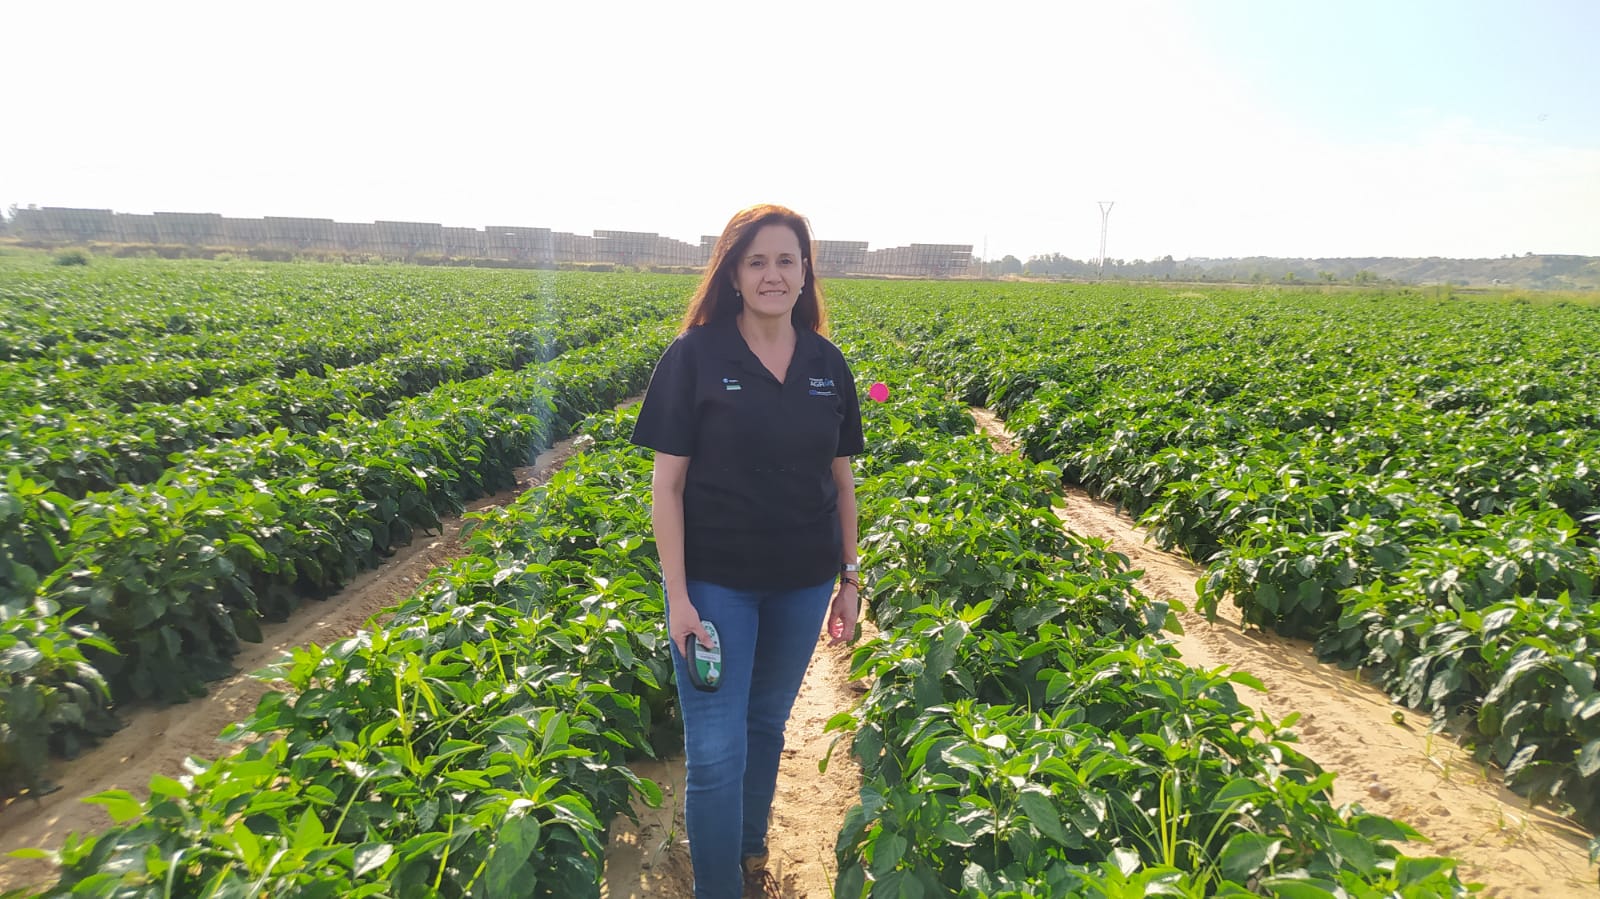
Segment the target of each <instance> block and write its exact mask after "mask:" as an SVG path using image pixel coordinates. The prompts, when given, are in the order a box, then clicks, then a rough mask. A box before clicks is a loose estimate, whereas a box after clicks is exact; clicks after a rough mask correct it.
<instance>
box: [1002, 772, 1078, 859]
mask: <svg viewBox="0 0 1600 899" xmlns="http://www.w3.org/2000/svg"><path fill="white" fill-rule="evenodd" d="M1018 802H1019V803H1020V804H1021V805H1022V810H1023V811H1025V812H1027V813H1028V823H1029V824H1032V825H1033V826H1034V827H1035V828H1036V829H1037V830H1038V831H1039V832H1040V833H1042V834H1044V835H1045V836H1047V837H1049V838H1050V839H1052V840H1055V841H1056V842H1057V843H1059V844H1060V845H1062V846H1068V847H1070V848H1076V847H1077V846H1080V845H1082V841H1079V842H1077V843H1072V842H1069V841H1070V839H1071V838H1070V837H1068V836H1067V831H1066V828H1064V827H1062V826H1061V813H1060V812H1058V811H1057V810H1056V806H1055V803H1054V802H1052V801H1051V800H1050V796H1049V794H1047V793H1044V792H1042V791H1041V790H1040V789H1039V788H1037V787H1031V786H1030V787H1027V788H1024V789H1023V791H1022V795H1021V796H1019V797H1018Z"/></svg>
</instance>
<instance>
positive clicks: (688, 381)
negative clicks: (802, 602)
mask: <svg viewBox="0 0 1600 899" xmlns="http://www.w3.org/2000/svg"><path fill="white" fill-rule="evenodd" d="M633 442H634V443H636V444H639V445H640V446H646V447H649V448H651V449H653V450H656V451H658V452H663V453H667V454H668V455H673V456H688V457H689V473H688V479H687V481H686V483H685V484H684V489H683V518H684V528H683V530H684V535H683V544H684V545H683V555H684V568H685V570H686V573H687V574H688V577H689V579H690V580H699V581H710V582H712V583H714V584H721V585H722V586H725V587H732V588H735V589H741V590H744V589H790V588H795V587H808V586H812V585H815V584H820V583H822V582H823V581H825V580H828V579H829V578H832V577H834V576H835V575H837V574H838V573H839V563H840V560H841V559H842V558H843V555H842V535H841V531H840V528H839V513H838V508H839V507H838V501H839V496H838V489H837V488H836V487H835V486H834V483H833V474H832V470H831V467H832V464H833V460H834V459H835V458H837V457H839V456H853V455H855V454H857V453H860V452H861V451H862V450H863V449H864V448H865V443H864V441H863V438H862V434H861V406H860V404H859V403H858V401H857V399H856V382H855V378H854V376H853V375H851V373H850V367H849V366H848V365H846V364H845V361H844V355H843V354H842V353H840V352H839V349H838V347H835V346H834V345H833V344H832V343H830V342H829V341H828V339H827V338H825V337H823V336H822V335H820V334H816V333H813V332H811V331H806V330H798V331H797V335H796V343H795V348H794V358H793V359H792V360H791V361H790V363H789V372H788V374H787V375H786V376H785V378H784V380H783V382H782V383H779V382H778V379H777V378H774V377H773V376H772V373H771V372H769V371H767V369H766V366H764V365H762V364H761V360H760V359H757V358H756V354H755V353H753V352H751V351H750V347H749V345H747V344H746V343H745V342H744V337H743V335H741V334H740V333H739V329H738V326H737V325H736V324H735V322H734V320H733V319H732V318H728V319H724V320H720V321H716V322H712V323H711V324H708V325H704V326H701V327H697V328H691V329H689V330H688V331H686V332H685V333H683V334H681V335H679V337H678V339H677V340H674V341H673V342H672V345H671V346H669V347H667V351H666V353H664V354H663V355H662V356H661V361H660V362H658V363H657V364H656V370H655V374H654V375H652V376H651V378H650V388H649V390H648V391H647V392H646V393H645V397H644V407H643V408H642V409H640V410H639V423H638V424H637V425H636V426H635V427H634V431H633Z"/></svg>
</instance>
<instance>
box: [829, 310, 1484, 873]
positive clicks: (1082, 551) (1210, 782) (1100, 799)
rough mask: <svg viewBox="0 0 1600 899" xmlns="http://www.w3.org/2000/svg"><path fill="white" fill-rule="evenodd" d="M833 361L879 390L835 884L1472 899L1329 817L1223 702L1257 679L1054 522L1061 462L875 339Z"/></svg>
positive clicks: (1300, 774) (1267, 725)
mask: <svg viewBox="0 0 1600 899" xmlns="http://www.w3.org/2000/svg"><path fill="white" fill-rule="evenodd" d="M874 306H875V307H876V304H874ZM876 311H877V313H878V314H879V315H880V316H881V315H882V308H881V307H876ZM847 353H848V354H849V355H850V357H851V358H852V359H854V360H856V362H855V364H856V367H857V370H858V372H859V371H863V370H865V371H866V372H869V373H870V374H869V375H868V376H869V377H875V378H878V379H881V380H884V381H885V382H887V383H890V384H892V385H894V386H893V388H892V390H893V393H892V394H891V400H890V402H889V403H888V404H886V405H885V406H882V407H869V408H868V409H867V410H866V412H867V429H868V435H869V436H868V441H867V442H868V446H869V452H868V454H867V455H866V456H865V457H864V458H863V460H862V462H861V464H860V474H861V475H862V483H861V485H860V487H859V489H858V491H857V494H858V496H859V497H860V500H861V518H862V523H863V532H864V534H865V538H864V540H863V553H862V560H863V568H864V569H865V570H868V571H870V572H872V584H871V591H870V592H871V602H870V606H869V613H870V617H871V618H872V620H873V621H874V623H875V624H876V626H877V628H878V631H879V633H878V635H877V636H875V637H873V638H872V639H870V640H868V641H866V642H865V643H863V644H862V645H861V646H860V647H859V648H858V649H857V650H856V651H855V653H854V657H853V663H852V664H853V669H854V674H855V675H856V676H858V677H862V678H867V679H869V680H870V682H871V687H870V689H869V691H868V693H867V694H866V695H865V697H864V698H863V700H862V702H861V703H860V705H859V706H858V707H857V708H855V709H853V710H851V711H848V712H845V713H842V714H840V715H838V716H836V717H835V718H834V720H833V721H831V722H830V724H829V727H830V728H834V729H838V730H840V731H843V732H845V733H848V734H850V735H851V737H852V744H851V745H852V752H853V754H854V755H855V757H856V758H857V759H859V760H860V762H861V765H862V767H863V771H864V774H865V781H864V783H863V786H862V789H861V803H860V804H859V805H858V806H857V807H855V808H854V809H852V810H851V812H850V813H849V815H848V817H847V818H846V821H845V826H844V829H843V831H842V833H841V834H840V836H839V841H838V847H837V852H838V863H839V869H838V872H839V873H838V877H837V881H836V884H835V893H836V895H838V896H841V897H863V896H872V897H908V896H964V897H966V896H970V897H979V896H996V897H999V896H1019V897H1020V896H1041V895H1047V896H1080V895H1082V896H1088V895H1093V896H1108V897H1142V896H1148V895H1158V894H1159V895H1172V896H1195V897H1199V896H1221V895H1241V896H1242V895H1273V896H1286V897H1301V896H1305V897H1312V896H1315V897H1330V896H1336V895H1337V896H1371V897H1378V896H1408V897H1412V896H1455V895H1463V894H1465V893H1466V892H1467V890H1466V888H1465V887H1463V885H1462V884H1461V883H1460V881H1459V880H1458V878H1457V877H1456V875H1455V873H1454V866H1455V863H1454V861H1453V860H1450V859H1444V858H1432V857H1428V858H1418V857H1410V856H1407V855H1404V854H1403V853H1401V852H1400V851H1399V850H1398V849H1397V848H1396V846H1395V845H1394V843H1396V842H1403V841H1406V840H1411V839H1416V838H1418V835H1417V833H1416V832H1415V831H1414V830H1412V829H1411V828H1410V827H1408V826H1406V825H1404V824H1402V823H1400V822H1397V821H1394V820H1391V819H1388V818H1384V817H1381V816H1376V815H1369V814H1365V813H1363V812H1362V811H1361V810H1360V808H1359V807H1354V806H1353V807H1344V808H1339V807H1335V806H1334V804H1333V803H1332V801H1331V798H1330V792H1329V787H1330V784H1331V783H1332V778H1333V775H1332V773H1330V772H1325V771H1322V770H1321V769H1320V768H1319V767H1318V766H1317V765H1316V763H1314V762H1312V761H1311V760H1309V759H1307V758H1306V757H1305V756H1303V755H1302V754H1301V753H1300V752H1299V751H1298V750H1297V749H1296V748H1295V744H1294V742H1293V737H1292V734H1291V733H1290V732H1289V731H1288V730H1286V728H1287V727H1289V726H1290V725H1292V724H1293V723H1294V722H1293V721H1292V720H1286V721H1283V722H1273V721H1271V720H1269V719H1267V718H1265V717H1263V716H1261V715H1259V714H1258V713H1256V712H1253V711H1252V710H1250V709H1249V708H1248V707H1247V706H1245V705H1244V704H1243V703H1241V702H1240V701H1239V699H1238V698H1237V696H1236V694H1235V692H1234V689H1233V686H1234V684H1244V685H1249V686H1251V687H1252V688H1254V689H1260V684H1259V682H1257V681H1255V680H1254V679H1253V678H1251V677H1250V676H1248V675H1245V674H1241V673H1233V674H1229V673H1226V672H1223V671H1200V670H1197V669H1194V668H1190V667H1188V666H1186V665H1184V664H1183V663H1182V662H1180V661H1179V660H1178V658H1177V654H1176V652H1175V650H1173V649H1172V648H1171V646H1170V645H1169V644H1168V643H1166V642H1165V641H1164V640H1163V639H1162V638H1161V636H1160V632H1161V630H1162V628H1163V627H1164V626H1166V625H1168V624H1169V617H1170V612H1169V610H1168V609H1167V608H1166V607H1165V606H1164V605H1163V604H1161V603H1158V602H1153V601H1150V600H1148V599H1146V598H1145V597H1143V596H1141V595H1140V594H1138V593H1137V591H1136V590H1135V589H1134V587H1133V583H1132V582H1133V576H1132V575H1131V574H1130V572H1129V571H1128V570H1127V567H1126V566H1127V560H1126V559H1125V558H1123V557H1121V556H1119V555H1117V554H1115V553H1113V552H1111V551H1110V550H1108V549H1107V548H1106V547H1105V545H1104V544H1103V543H1101V542H1098V541H1095V540H1092V539H1087V538H1082V537H1078V536H1075V535H1073V534H1071V533H1068V532H1066V531H1064V530H1063V529H1062V528H1061V527H1060V524H1059V520H1058V519H1057V517H1056V516H1055V514H1054V513H1053V511H1052V508H1051V500H1052V498H1053V497H1054V495H1055V493H1056V491H1057V486H1058V483H1059V479H1060V476H1061V473H1060V471H1059V470H1058V469H1056V468H1054V467H1053V466H1051V465H1049V464H1037V463H1034V462H1031V461H1029V460H1025V459H1022V458H1020V457H1015V456H1002V455H999V454H996V453H994V452H993V450H992V449H991V448H990V447H989V446H988V444H987V441H986V440H985V439H984V438H982V437H979V436H976V435H974V434H973V430H974V428H973V422H972V419H971V418H970V416H969V415H968V414H967V413H966V410H965V408H964V406H963V405H961V404H960V403H958V402H956V401H954V400H951V399H950V398H948V396H947V395H946V394H945V392H944V391H943V389H942V387H941V385H940V384H939V383H938V379H937V377H936V376H935V375H934V374H933V371H934V369H932V368H931V367H921V366H917V365H912V364H909V363H908V362H907V360H908V359H909V358H910V351H908V350H907V349H906V348H903V347H901V346H898V345H896V344H895V343H894V342H893V341H892V340H891V339H886V338H883V337H872V336H866V335H864V336H862V337H861V338H860V339H857V340H855V341H853V343H852V345H851V347H850V349H849V350H847Z"/></svg>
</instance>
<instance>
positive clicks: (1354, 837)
mask: <svg viewBox="0 0 1600 899" xmlns="http://www.w3.org/2000/svg"><path fill="white" fill-rule="evenodd" d="M1328 840H1329V842H1331V843H1333V848H1334V849H1336V850H1338V852H1339V855H1340V857H1341V858H1343V859H1344V860H1345V864H1347V865H1348V866H1350V867H1351V868H1354V869H1355V870H1357V871H1372V870H1375V869H1376V868H1377V865H1378V854H1377V853H1376V852H1374V851H1373V848H1372V842H1371V841H1370V840H1368V839H1367V838H1366V837H1363V836H1361V835H1360V834H1357V833H1352V832H1351V831H1348V830H1345V829H1343V828H1333V829H1330V830H1329V831H1328Z"/></svg>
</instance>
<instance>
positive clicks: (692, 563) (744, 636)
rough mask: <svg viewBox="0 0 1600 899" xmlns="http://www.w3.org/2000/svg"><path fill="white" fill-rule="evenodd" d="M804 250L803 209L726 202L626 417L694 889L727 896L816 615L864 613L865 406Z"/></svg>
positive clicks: (750, 858)
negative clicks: (656, 595)
mask: <svg viewBox="0 0 1600 899" xmlns="http://www.w3.org/2000/svg"><path fill="white" fill-rule="evenodd" d="M812 260H813V257H812V248H811V233H810V228H809V226H808V225H807V224H806V221H805V219H803V218H801V217H800V216H799V215H798V214H796V213H794V212H792V211H790V210H788V209H785V208H783V207H781V206H753V207H751V208H749V209H745V210H743V211H741V212H739V213H738V214H736V215H734V217H733V219H732V220H730V221H729V222H728V226H727V227H726V228H725V229H723V232H722V236H721V237H720V238H719V239H718V240H717V243H716V246H715V247H714V248H713V250H712V253H711V261H710V263H709V264H708V265H707V266H706V273H705V277H704V278H703V279H702V280H701V282H700V286H699V289H698V290H697V291H696V292H695V295H694V300H693V302H692V303H691V304H690V307H689V312H688V314H687V315H686V316H685V317H684V322H683V324H684V328H683V332H682V333H681V334H679V335H678V338H677V339H676V340H675V341H673V343H672V345H671V346H669V347H668V348H667V351H666V353H665V354H663V355H662V357H661V361H660V362H659V363H658V364H657V366H656V370H655V374H654V375H653V376H652V377H651V379H650V388H649V390H648V392H647V393H646V394H645V399H644V407H643V408H642V409H641V410H640V412H639V423H638V425H637V426H636V427H635V429H634V432H633V442H634V443H636V444H639V445H641V446H646V447H649V448H651V449H653V450H655V451H656V456H655V473H654V481H653V487H652V499H653V502H654V509H653V511H652V522H653V524H654V527H655V536H656V549H657V551H658V552H659V554H660V557H661V571H662V575H663V577H664V579H665V581H666V591H667V613H668V614H667V628H668V632H669V633H670V635H671V637H672V659H673V664H674V666H675V668H676V671H677V677H678V698H679V701H680V707H681V708H682V711H683V724H684V749H685V755H686V757H687V758H686V765H687V769H688V784H687V791H686V792H687V796H686V799H685V804H686V809H685V818H686V821H687V825H688V831H689V854H690V858H691V859H692V860H693V863H694V873H695V896H696V897H698V899H724V897H737V896H739V895H740V892H741V890H742V880H743V875H744V873H745V872H751V873H752V874H759V872H761V871H762V870H763V869H764V868H765V865H766V859H767V848H766V841H767V818H768V813H769V811H770V810H771V808H772V794H773V791H774V789H775V788H776V785H777V778H778V758H779V754H780V753H781V752H782V750H783V729H784V724H785V723H786V722H787V721H788V718H789V710H790V709H791V707H793V705H794V699H795V695H796V694H797V693H798V692H799V691H800V681H801V679H802V678H803V677H804V675H805V671H806V666H807V664H808V663H809V662H810V660H811V652H812V650H813V649H814V648H815V646H816V642H817V633H818V630H819V629H820V628H821V626H822V623H823V619H824V617H825V616H826V618H827V620H828V625H829V628H828V629H829V632H830V634H831V635H832V637H833V641H832V642H833V643H834V644H839V643H844V642H847V641H848V640H851V639H853V638H854V634H855V628H856V618H857V615H858V614H859V612H860V609H859V597H858V591H859V589H860V586H861V583H860V580H859V578H858V575H857V573H856V572H857V567H856V496H855V481H854V480H853V477H852V474H851V469H850V456H851V455H854V454H856V453H859V452H861V450H862V449H863V441H862V434H861V409H860V406H859V405H858V403H857V400H856V388H855V378H854V377H853V376H852V375H851V373H850V368H849V366H848V365H846V364H845V361H844V357H843V355H841V354H840V352H839V350H838V348H837V347H835V346H834V345H833V344H832V343H830V342H829V341H828V340H827V338H826V337H824V336H823V335H824V333H825V330H826V325H827V318H826V313H825V310H824V308H823V303H822V292H821V289H820V288H819V287H818V285H817V278H816V271H815V269H814V268H813V261H812ZM835 583H837V585H838V589H837V591H835V589H834V585H835ZM830 595H831V597H832V601H831V603H830V601H829V597H830ZM702 620H707V621H710V622H712V623H713V624H714V625H715V626H716V630H717V635H718V637H719V638H720V641H721V644H722V661H723V672H722V680H721V683H720V685H719V686H718V688H717V689H716V691H715V692H706V691H703V690H699V689H694V688H693V687H691V685H690V679H689V675H688V671H687V670H686V661H685V655H684V653H685V651H686V649H687V648H688V641H690V640H697V641H699V642H700V644H701V645H702V646H705V647H707V648H709V647H710V646H711V639H710V637H709V635H708V634H707V633H706V630H705V628H703V627H702V626H701V621H702Z"/></svg>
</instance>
